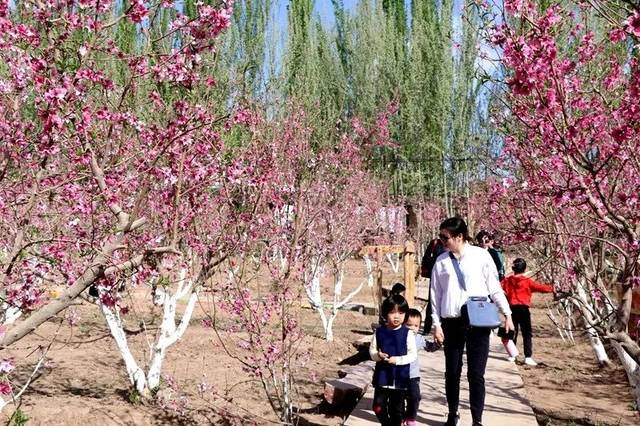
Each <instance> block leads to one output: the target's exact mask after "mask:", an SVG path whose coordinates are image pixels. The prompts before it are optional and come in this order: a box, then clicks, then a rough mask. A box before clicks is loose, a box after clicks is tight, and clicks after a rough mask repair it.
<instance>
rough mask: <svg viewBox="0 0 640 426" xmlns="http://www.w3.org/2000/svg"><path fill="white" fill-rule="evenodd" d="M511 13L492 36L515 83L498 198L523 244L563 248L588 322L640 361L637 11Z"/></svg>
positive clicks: (565, 6)
mask: <svg viewBox="0 0 640 426" xmlns="http://www.w3.org/2000/svg"><path fill="white" fill-rule="evenodd" d="M504 8H505V12H506V15H505V16H506V19H505V20H504V23H503V24H500V25H497V26H494V27H492V28H491V30H490V38H491V40H492V42H493V43H494V44H495V45H496V46H498V47H499V48H500V50H501V53H502V64H503V65H504V68H505V70H506V85H507V87H508V92H507V95H506V98H505V102H506V105H507V106H508V110H506V111H505V112H503V113H502V116H501V117H500V119H501V123H502V126H503V128H504V130H505V132H506V134H507V137H506V138H505V140H504V152H503V168H504V169H506V170H508V171H509V176H508V177H507V178H506V180H505V184H506V185H504V186H503V187H502V188H500V187H496V189H498V191H497V193H498V194H502V195H503V196H504V197H506V198H508V199H509V203H510V204H509V205H510V206H511V208H510V209H509V211H508V215H510V216H511V219H510V221H511V222H512V223H513V224H514V230H517V233H516V237H517V238H520V239H531V238H534V237H535V238H546V239H547V241H548V242H549V243H550V244H549V246H552V247H557V249H552V250H551V252H550V257H555V258H556V261H557V262H556V264H557V266H558V269H557V270H558V273H560V275H562V276H564V279H562V280H561V281H563V282H564V283H565V284H566V285H567V289H568V290H570V291H571V292H572V294H573V295H574V297H575V298H576V299H575V300H576V303H577V306H579V307H580V311H581V312H582V313H583V316H584V319H585V321H586V323H587V324H588V327H589V328H592V329H594V330H596V331H597V332H598V334H599V335H600V336H602V337H604V338H607V339H609V340H611V341H612V342H613V343H614V345H617V346H616V347H619V348H621V349H622V351H621V352H620V354H621V358H625V357H628V358H630V359H632V360H634V361H635V362H636V363H637V362H638V361H640V348H639V347H638V345H637V344H636V343H635V342H634V341H633V340H632V339H631V338H630V337H629V335H628V334H627V327H628V322H629V314H630V308H631V299H632V292H633V291H634V288H637V286H638V279H639V275H638V274H639V272H640V269H639V266H640V265H639V263H638V261H639V258H638V256H639V255H640V239H639V238H640V235H639V232H640V228H639V227H638V223H639V221H638V219H639V217H638V208H637V203H638V194H637V190H636V189H637V186H638V183H639V181H638V179H639V177H640V163H638V161H636V157H637V155H636V151H637V147H638V141H639V137H640V133H639V131H640V127H638V124H637V123H639V122H640V121H639V120H638V118H639V114H640V104H639V102H640V97H639V96H638V87H640V85H639V77H640V69H639V64H638V61H637V58H636V57H635V55H634V54H633V49H635V44H636V43H637V37H638V35H640V31H638V25H637V23H638V22H640V11H638V10H633V9H629V10H627V11H626V12H627V15H626V16H620V11H621V10H624V9H610V8H609V6H608V5H607V4H605V2H557V3H552V4H551V5H550V6H549V7H547V8H545V9H542V8H540V7H538V6H537V5H536V4H535V3H533V2H530V1H505V2H504ZM602 28H605V30H604V31H603V30H602ZM546 219H551V220H552V221H553V222H551V223H550V222H549V221H548V220H546ZM507 220H508V219H507ZM596 249H597V250H596ZM589 250H591V252H592V253H597V254H598V255H597V256H593V257H592V256H588V257H587V256H586V253H587V252H588V251H589ZM596 262H599V264H597V263H596ZM594 265H596V266H594ZM586 266H589V267H588V268H587V267H586ZM587 284H588V285H587ZM585 290H591V292H589V291H585ZM610 292H611V293H610ZM581 293H582V295H581ZM616 293H617V294H619V297H617V294H616ZM585 294H586V296H585ZM589 299H591V300H589ZM594 308H598V309H594ZM610 308H611V309H612V310H613V312H612V313H607V310H608V309H610Z"/></svg>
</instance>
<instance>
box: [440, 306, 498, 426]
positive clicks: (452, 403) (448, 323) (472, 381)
mask: <svg viewBox="0 0 640 426" xmlns="http://www.w3.org/2000/svg"><path fill="white" fill-rule="evenodd" d="M468 324H469V323H468V321H466V320H465V319H463V318H443V319H442V331H443V332H444V358H445V391H446V394H447V405H448V406H449V413H455V412H457V411H458V405H459V402H460V375H461V374H462V355H463V353H464V348H465V345H466V347H467V380H468V381H469V405H470V406H471V417H472V419H473V421H474V422H478V423H480V422H482V412H483V410H484V396H485V388H484V371H485V369H486V368H487V358H488V357H489V333H490V332H491V330H490V329H488V328H477V327H470V326H469V325H468Z"/></svg>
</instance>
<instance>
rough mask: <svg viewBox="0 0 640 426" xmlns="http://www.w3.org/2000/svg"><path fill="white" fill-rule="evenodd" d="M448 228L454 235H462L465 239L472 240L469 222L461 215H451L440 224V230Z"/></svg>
mask: <svg viewBox="0 0 640 426" xmlns="http://www.w3.org/2000/svg"><path fill="white" fill-rule="evenodd" d="M443 229H446V230H447V231H449V234H450V235H451V236H452V237H457V236H458V235H462V238H463V239H464V240H465V241H471V237H469V228H468V227H467V223H466V222H465V221H464V219H463V218H461V217H450V218H448V219H445V220H444V221H443V222H442V223H441V224H440V230H441V231H442V230H443Z"/></svg>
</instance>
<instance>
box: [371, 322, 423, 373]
mask: <svg viewBox="0 0 640 426" xmlns="http://www.w3.org/2000/svg"><path fill="white" fill-rule="evenodd" d="M381 327H384V325H382V326H381ZM400 327H402V326H400ZM400 327H397V328H395V329H394V330H398V329H400ZM369 355H371V359H372V360H374V361H375V362H379V361H382V358H380V356H379V355H378V343H377V342H376V333H375V332H374V333H373V339H372V340H371V345H370V346H369ZM395 358H396V363H395V365H406V364H411V363H412V362H413V361H415V360H416V359H418V349H417V348H416V335H415V333H414V332H413V331H411V330H409V332H408V333H407V354H406V355H401V356H396V357H395Z"/></svg>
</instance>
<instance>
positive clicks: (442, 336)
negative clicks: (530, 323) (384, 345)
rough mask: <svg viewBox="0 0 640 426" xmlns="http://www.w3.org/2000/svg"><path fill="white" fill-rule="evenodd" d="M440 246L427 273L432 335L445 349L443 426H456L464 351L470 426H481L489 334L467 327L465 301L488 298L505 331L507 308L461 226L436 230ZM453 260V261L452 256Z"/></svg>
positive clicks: (488, 261)
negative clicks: (499, 313) (441, 250)
mask: <svg viewBox="0 0 640 426" xmlns="http://www.w3.org/2000/svg"><path fill="white" fill-rule="evenodd" d="M439 238H440V240H441V241H442V243H443V244H444V247H445V249H446V250H447V251H446V252H444V253H442V254H441V255H440V256H438V258H437V259H436V262H435V265H434V266H433V270H432V272H431V294H430V298H431V301H432V315H431V316H432V319H433V335H434V338H435V340H436V341H437V342H438V343H443V344H444V356H445V364H446V365H445V390H446V395H447V405H448V407H449V413H448V416H447V422H446V423H445V426H457V425H458V424H459V422H460V415H459V413H458V404H459V400H460V374H461V371H462V355H463V353H464V348H465V345H466V348H467V379H468V380H469V405H470V407H471V417H472V419H473V425H474V426H481V425H482V412H483V411H484V397H485V385H484V372H485V369H486V367H487V358H488V357H489V334H490V332H491V330H490V329H489V328H479V327H471V326H470V325H469V316H468V314H467V306H466V303H467V300H468V299H469V297H476V296H477V297H487V296H491V299H492V300H493V301H494V302H495V303H496V304H497V305H498V307H499V308H500V310H501V311H502V313H503V314H504V315H505V317H506V322H505V328H506V329H507V331H508V330H513V322H512V320H511V310H510V309H509V303H508V302H507V299H506V297H505V295H504V292H503V291H502V287H500V282H499V281H498V271H497V269H496V266H495V263H494V262H493V259H492V258H491V255H490V254H489V252H488V251H486V250H485V249H483V248H481V247H476V246H473V245H471V244H469V243H468V242H467V241H469V240H470V238H469V230H468V228H467V224H466V223H465V221H464V220H463V219H461V218H458V217H452V218H449V219H447V220H445V221H444V222H442V224H440V235H439ZM452 255H453V256H452ZM453 262H457V263H458V265H459V267H460V271H461V273H462V277H463V279H464V283H460V281H459V280H458V275H457V273H456V269H455V267H454V263H453Z"/></svg>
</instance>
